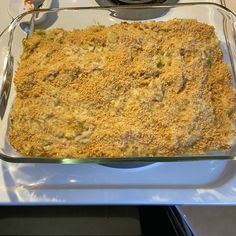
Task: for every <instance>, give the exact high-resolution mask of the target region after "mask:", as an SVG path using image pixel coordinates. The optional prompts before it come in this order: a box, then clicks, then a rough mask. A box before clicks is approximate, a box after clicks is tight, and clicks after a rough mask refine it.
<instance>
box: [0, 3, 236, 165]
mask: <svg viewBox="0 0 236 236" xmlns="http://www.w3.org/2000/svg"><path fill="white" fill-rule="evenodd" d="M207 5H208V6H215V7H218V8H221V9H222V10H224V11H226V12H227V13H228V14H232V15H233V16H234V17H235V22H236V14H235V13H233V12H232V11H231V10H230V9H228V8H227V7H225V6H223V5H220V4H218V3H213V2H191V3H176V4H145V5H144V4H135V5H118V6H104V7H100V6H90V7H58V8H46V9H38V10H31V11H28V12H24V13H22V14H19V15H18V16H16V17H15V18H13V20H12V22H11V23H10V24H9V25H8V26H7V27H6V28H5V29H4V30H3V31H2V32H1V33H0V38H1V36H2V35H3V34H4V33H6V31H8V30H10V32H9V33H11V31H13V30H14V28H15V27H16V26H17V24H18V22H19V21H20V20H21V19H23V18H24V17H25V16H27V15H32V14H34V13H40V12H42V13H50V12H52V13H53V12H59V11H70V10H72V11H74V10H78V11H79V10H98V11H99V10H110V11H112V10H113V9H114V10H119V9H134V10H135V9H160V8H178V7H185V6H186V7H188V6H207ZM233 29H234V27H233ZM234 30H235V29H234ZM8 43H9V42H8ZM8 47H9V48H10V47H11V44H10V43H9V44H8ZM0 159H1V160H3V161H6V162H12V163H48V164H50V163H51V164H80V163H85V164H86V163H124V162H125V163H128V162H151V163H153V162H179V161H199V160H205V161H208V160H236V156H234V155H232V156H230V155H217V156H214V155H207V154H204V155H201V154H199V155H198V154H194V155H187V154H185V155H182V156H155V157H145V156H143V157H83V158H77V157H28V156H23V157H12V156H7V155H5V154H2V153H0Z"/></svg>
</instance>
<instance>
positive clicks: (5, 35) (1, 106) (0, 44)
mask: <svg viewBox="0 0 236 236" xmlns="http://www.w3.org/2000/svg"><path fill="white" fill-rule="evenodd" d="M12 38H13V30H10V28H9V27H8V28H6V29H5V30H4V31H3V32H2V33H1V34H0V118H1V119H2V118H3V116H4V114H5V110H6V106H7V101H8V98H9V94H10V90H11V84H12V78H13V56H12V55H11V42H12Z"/></svg>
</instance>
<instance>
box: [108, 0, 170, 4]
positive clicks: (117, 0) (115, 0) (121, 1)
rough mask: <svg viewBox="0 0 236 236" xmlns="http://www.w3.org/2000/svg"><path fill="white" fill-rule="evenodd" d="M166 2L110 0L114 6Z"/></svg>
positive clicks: (160, 1) (163, 0) (158, 0)
mask: <svg viewBox="0 0 236 236" xmlns="http://www.w3.org/2000/svg"><path fill="white" fill-rule="evenodd" d="M165 1H166V0H111V2H114V3H115V4H116V5H120V4H145V3H163V2H165Z"/></svg>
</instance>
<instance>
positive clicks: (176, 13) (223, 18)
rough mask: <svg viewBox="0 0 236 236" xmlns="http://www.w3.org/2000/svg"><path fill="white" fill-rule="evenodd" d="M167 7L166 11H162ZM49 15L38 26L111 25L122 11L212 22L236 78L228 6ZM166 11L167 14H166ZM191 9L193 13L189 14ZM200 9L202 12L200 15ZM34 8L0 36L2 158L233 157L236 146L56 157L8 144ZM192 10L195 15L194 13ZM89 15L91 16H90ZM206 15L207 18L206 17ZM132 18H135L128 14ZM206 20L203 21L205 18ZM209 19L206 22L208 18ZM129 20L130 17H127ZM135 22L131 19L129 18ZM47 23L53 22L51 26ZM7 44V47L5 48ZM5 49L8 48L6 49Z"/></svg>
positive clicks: (89, 10) (90, 10) (156, 17)
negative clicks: (175, 152)
mask: <svg viewBox="0 0 236 236" xmlns="http://www.w3.org/2000/svg"><path fill="white" fill-rule="evenodd" d="M163 10H164V11H163ZM39 11H42V13H43V12H45V13H46V14H48V19H50V20H48V22H45V25H43V24H42V25H38V26H37V27H38V28H58V27H61V28H63V29H66V30H70V29H73V28H85V27H87V26H90V25H94V24H100V25H111V24H114V23H119V22H122V21H123V20H122V19H119V18H117V17H116V16H117V15H118V16H120V13H121V12H124V11H125V12H126V14H129V16H132V14H134V19H135V20H137V19H138V17H139V16H137V13H138V14H140V18H141V19H142V15H143V14H144V15H146V16H147V15H150V16H151V17H152V20H156V21H163V20H164V21H166V20H170V19H173V18H191V19H192V18H195V19H197V20H198V21H200V22H204V23H207V24H209V25H213V26H214V27H215V30H216V34H217V36H218V38H219V39H220V41H221V46H222V50H223V53H224V59H225V61H226V62H227V63H228V65H229V68H230V70H231V73H232V76H233V79H235V43H234V41H233V38H234V34H235V30H234V27H235V26H234V22H235V16H234V15H233V13H231V12H230V11H228V10H227V9H225V8H223V7H221V6H218V5H216V4H178V5H171V6H167V5H162V6H150V5H149V6H132V7H112V8H97V7H94V8H61V9H48V10H39ZM163 12H165V14H164V15H163ZM188 12H191V15H188V14H187V13H188ZM199 12H200V14H199ZM34 13H35V11H32V12H30V13H24V14H22V15H20V16H18V17H17V18H16V19H15V20H14V21H13V22H12V24H11V25H10V26H9V27H8V28H7V29H6V30H5V31H4V32H3V34H2V35H1V42H0V45H1V48H2V54H3V56H2V59H3V62H2V63H1V64H2V68H1V69H2V86H1V104H0V111H1V112H0V116H1V130H0V131H1V143H0V145H1V156H2V159H3V160H7V161H12V162H52V163H58V162H59V163H80V162H110V161H111V162H119V161H151V162H153V161H178V160H199V159H204V160H208V159H234V154H235V145H233V146H232V148H231V149H230V150H229V151H224V152H223V151H221V152H219V151H214V152H211V153H207V154H204V155H200V154H199V155H183V156H155V157H127V158H125V159H124V158H119V157H116V158H107V157H101V158H100V157H96V158H90V157H89V158H76V159H75V158H73V157H71V158H57V157H53V158H52V157H50V158H47V157H24V156H22V155H21V154H19V153H17V152H16V151H15V150H14V149H13V148H12V147H11V145H10V144H9V143H8V139H7V134H8V128H9V114H10V110H11V108H12V104H13V103H14V97H15V90H14V86H13V81H12V78H13V76H14V72H15V70H16V65H17V62H18V61H19V56H20V55H21V52H22V47H21V46H20V45H21V42H22V39H23V38H24V37H25V34H24V32H23V31H22V29H21V27H20V26H21V25H22V24H21V23H23V22H25V21H24V17H25V16H27V15H28V14H34ZM192 13H193V14H192ZM88 14H90V16H91V17H90V18H87V15H88ZM203 14H204V17H203ZM129 18H131V19H132V17H129ZM202 19H204V21H203V20H202ZM206 19H207V21H206ZM126 21H127V20H126ZM129 21H132V20H129ZM46 23H47V24H48V23H52V25H51V26H49V25H46ZM4 43H5V45H6V43H7V44H8V47H6V46H5V47H4ZM4 49H5V51H4Z"/></svg>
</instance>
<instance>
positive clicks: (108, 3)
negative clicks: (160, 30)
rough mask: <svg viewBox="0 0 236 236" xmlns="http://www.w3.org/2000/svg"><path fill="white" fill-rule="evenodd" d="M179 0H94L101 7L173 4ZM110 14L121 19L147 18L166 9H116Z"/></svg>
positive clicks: (160, 14) (165, 11) (164, 12)
mask: <svg viewBox="0 0 236 236" xmlns="http://www.w3.org/2000/svg"><path fill="white" fill-rule="evenodd" d="M178 1H179V0H96V2H97V4H98V5H99V6H101V7H112V6H122V5H123V6H127V5H135V4H162V3H165V4H175V3H177V2H178ZM114 11H115V12H112V16H113V17H116V18H119V19H122V20H148V19H154V18H158V17H161V16H163V15H165V14H166V13H167V12H168V10H167V9H164V8H162V9H136V10H132V9H116V10H114Z"/></svg>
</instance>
